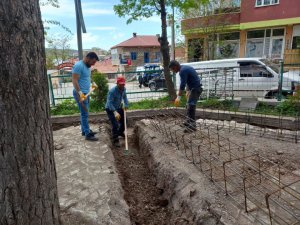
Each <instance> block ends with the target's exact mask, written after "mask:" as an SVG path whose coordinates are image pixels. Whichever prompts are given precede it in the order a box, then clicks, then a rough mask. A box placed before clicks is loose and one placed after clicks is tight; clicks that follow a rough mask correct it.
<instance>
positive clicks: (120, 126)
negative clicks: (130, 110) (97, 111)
mask: <svg viewBox="0 0 300 225" xmlns="http://www.w3.org/2000/svg"><path fill="white" fill-rule="evenodd" d="M105 110H106V113H107V116H108V118H109V120H110V122H111V124H112V137H113V139H114V140H115V139H118V136H119V134H122V133H123V132H124V130H125V126H124V111H123V109H122V108H120V109H117V112H118V113H119V114H120V115H121V119H120V121H117V119H116V117H115V114H114V112H113V111H111V110H109V109H105Z"/></svg>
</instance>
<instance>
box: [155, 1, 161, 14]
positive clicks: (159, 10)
mask: <svg viewBox="0 0 300 225" xmlns="http://www.w3.org/2000/svg"><path fill="white" fill-rule="evenodd" d="M153 4H154V7H155V8H156V10H157V11H158V12H159V13H161V9H159V8H158V7H157V5H156V1H155V0H153Z"/></svg>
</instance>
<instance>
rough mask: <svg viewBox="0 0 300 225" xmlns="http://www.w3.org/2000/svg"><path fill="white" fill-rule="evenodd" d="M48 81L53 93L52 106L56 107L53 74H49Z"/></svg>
mask: <svg viewBox="0 0 300 225" xmlns="http://www.w3.org/2000/svg"><path fill="white" fill-rule="evenodd" d="M48 80H49V86H50V91H51V100H52V105H53V106H55V99H54V92H53V85H52V78H51V74H48Z"/></svg>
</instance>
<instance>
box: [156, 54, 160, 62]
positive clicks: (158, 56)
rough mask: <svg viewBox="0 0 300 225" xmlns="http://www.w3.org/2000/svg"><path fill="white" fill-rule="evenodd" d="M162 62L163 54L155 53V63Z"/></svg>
mask: <svg viewBox="0 0 300 225" xmlns="http://www.w3.org/2000/svg"><path fill="white" fill-rule="evenodd" d="M160 60H161V53H160V52H155V61H156V62H160Z"/></svg>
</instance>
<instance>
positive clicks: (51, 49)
mask: <svg viewBox="0 0 300 225" xmlns="http://www.w3.org/2000/svg"><path fill="white" fill-rule="evenodd" d="M70 40H71V37H70V36H69V35H63V36H62V37H60V36H59V37H54V36H52V37H49V36H46V41H47V42H48V49H47V51H46V57H47V69H50V68H49V67H51V66H57V65H59V64H61V63H62V62H64V61H66V60H67V59H69V58H70V57H72V52H71V48H70ZM53 64H54V65H53Z"/></svg>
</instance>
